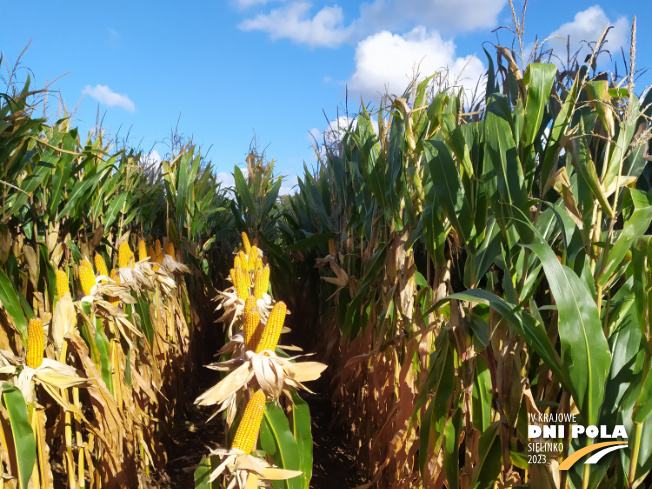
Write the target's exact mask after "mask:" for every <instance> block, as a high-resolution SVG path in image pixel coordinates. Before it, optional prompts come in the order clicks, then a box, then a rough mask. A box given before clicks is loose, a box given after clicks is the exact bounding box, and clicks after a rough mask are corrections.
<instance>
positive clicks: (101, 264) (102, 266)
mask: <svg viewBox="0 0 652 489" xmlns="http://www.w3.org/2000/svg"><path fill="white" fill-rule="evenodd" d="M95 271H96V272H97V274H98V275H106V276H107V277H108V276H109V272H108V270H107V269H106V262H105V261H104V257H103V256H102V255H100V254H99V253H95Z"/></svg>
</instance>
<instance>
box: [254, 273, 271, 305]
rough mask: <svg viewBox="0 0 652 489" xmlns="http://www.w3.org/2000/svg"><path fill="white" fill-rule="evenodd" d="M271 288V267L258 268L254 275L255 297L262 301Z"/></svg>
mask: <svg viewBox="0 0 652 489" xmlns="http://www.w3.org/2000/svg"><path fill="white" fill-rule="evenodd" d="M268 288H269V266H266V267H265V268H256V272H255V273H254V297H255V298H256V299H262V298H263V294H265V293H266V292H267V289H268Z"/></svg>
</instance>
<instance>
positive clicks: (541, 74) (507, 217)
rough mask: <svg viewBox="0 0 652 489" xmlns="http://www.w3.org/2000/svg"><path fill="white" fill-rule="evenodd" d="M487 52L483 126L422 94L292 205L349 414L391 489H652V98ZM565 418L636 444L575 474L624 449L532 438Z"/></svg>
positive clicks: (434, 94) (436, 92) (375, 473)
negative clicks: (597, 451)
mask: <svg viewBox="0 0 652 489" xmlns="http://www.w3.org/2000/svg"><path fill="white" fill-rule="evenodd" d="M598 45H599V43H598ZM593 56H594V57H595V56H597V49H596V51H595V52H594V53H593ZM487 57H488V58H487V59H488V62H489V66H490V70H489V72H488V77H487V88H486V98H485V102H484V104H482V110H479V111H474V112H473V113H466V112H465V111H464V108H463V99H462V95H463V94H462V93H460V92H456V91H455V90H453V89H451V88H447V87H446V86H444V85H441V84H438V82H439V81H440V79H439V78H438V77H431V78H429V79H426V80H425V81H423V82H420V83H414V84H413V85H412V86H411V87H410V89H409V90H408V91H406V93H405V94H404V95H403V96H402V97H396V98H393V99H390V100H389V104H388V105H387V106H382V107H381V108H380V109H379V110H378V111H377V113H375V114H372V113H369V112H368V111H367V110H366V109H365V108H364V107H363V108H362V110H361V113H360V114H359V116H358V117H357V119H356V120H355V121H354V123H353V124H352V125H351V127H349V128H348V130H347V131H346V134H345V135H344V138H343V140H342V142H341V145H340V146H339V147H336V148H330V149H328V150H327V152H326V158H325V159H323V160H322V162H321V164H320V166H319V167H318V169H317V172H316V173H315V174H311V173H310V172H308V171H306V173H305V176H304V178H303V179H300V181H299V187H300V191H299V192H298V193H297V194H296V195H294V196H291V197H290V198H289V209H290V210H289V212H288V213H287V214H286V216H285V219H286V220H285V225H284V228H283V236H284V240H285V243H286V247H288V248H291V249H294V250H300V251H301V253H302V255H301V256H302V257H303V259H304V260H305V258H306V257H309V259H308V260H306V261H307V266H308V267H312V265H313V264H314V263H317V266H318V267H319V268H318V269H319V270H320V271H319V275H318V276H316V275H315V272H313V271H310V270H305V269H304V270H302V272H300V273H299V274H300V275H305V276H307V277H309V280H311V281H312V282H313V285H312V286H310V287H318V288H319V290H320V292H319V293H320V297H321V300H318V301H316V302H317V303H318V304H321V306H320V309H319V318H318V319H317V320H316V321H319V323H320V324H321V327H322V333H321V335H320V343H321V346H322V348H321V349H322V352H323V354H324V355H326V356H327V358H329V362H330V363H333V364H335V365H336V366H337V368H336V369H335V371H337V374H336V375H335V376H334V378H333V381H332V382H333V384H334V385H335V388H336V391H335V393H334V401H335V402H334V405H335V406H337V407H338V408H339V410H340V415H341V418H342V419H343V420H346V421H344V422H345V423H346V424H347V426H350V429H351V433H352V437H353V439H354V442H355V443H356V444H357V443H359V444H360V445H361V447H362V448H361V451H360V452H361V460H362V462H363V463H364V464H365V466H366V468H367V470H368V473H369V476H370V478H371V482H372V484H377V485H378V487H410V488H411V487H415V488H416V487H424V488H431V487H432V488H442V487H447V488H449V489H451V488H495V487H541V488H564V489H566V488H577V489H579V488H581V489H586V488H607V487H632V488H633V487H648V486H649V485H650V484H651V482H650V480H651V479H650V475H649V473H650V470H651V469H652V451H650V446H649V443H648V442H647V441H645V440H648V439H649V430H650V429H652V421H651V420H650V417H649V413H650V411H651V407H652V405H651V404H650V402H649V392H650V389H649V386H650V385H651V384H650V380H649V379H650V376H649V375H648V371H649V357H650V328H649V324H648V318H647V312H646V311H647V310H648V309H647V307H648V301H649V297H648V294H647V292H644V290H647V289H645V287H646V286H647V284H648V280H649V277H648V275H649V273H648V263H647V260H648V259H649V251H648V245H649V236H648V235H647V234H646V233H647V232H648V229H649V228H650V224H651V222H652V213H650V203H649V199H650V187H649V183H648V182H647V181H646V180H645V179H644V178H642V177H641V176H642V175H644V170H645V168H646V161H647V160H648V159H649V154H650V136H651V134H652V130H651V125H650V116H651V115H652V106H651V104H652V95H650V94H649V93H648V95H647V96H646V98H645V99H644V100H639V98H638V97H637V95H636V93H635V87H634V84H633V73H628V75H627V76H626V77H625V78H624V79H623V80H620V81H616V82H609V81H606V80H605V79H604V77H602V76H600V77H599V76H597V75H598V74H597V73H595V72H594V71H593V72H592V69H591V68H588V67H587V66H576V67H575V68H574V69H573V70H569V71H565V72H562V73H560V72H558V71H557V68H556V67H555V66H554V65H552V64H545V63H532V64H530V65H529V66H527V69H525V70H524V72H522V71H521V70H520V69H518V68H517V64H516V63H515V62H514V59H513V53H512V52H511V51H510V50H509V49H505V48H502V47H499V48H498V59H497V63H495V62H494V60H493V59H492V58H491V57H490V56H489V55H488V54H487ZM503 64H504V65H503ZM589 65H591V63H589ZM372 121H377V126H378V129H377V130H375V129H374V127H373V125H372ZM306 236H309V237H310V238H309V240H308V239H306V238H305V237H306ZM331 240H333V241H331ZM302 241H303V242H302ZM292 247H293V248H292ZM294 266H295V267H301V266H302V260H301V258H299V259H295V260H294ZM318 281H321V285H319V284H318V283H316V282H318ZM306 288H308V286H306ZM327 299H330V302H329V301H328V300H327ZM564 417H566V419H573V420H574V424H575V425H579V426H582V427H585V426H605V427H610V428H609V430H612V429H613V428H614V427H622V431H621V440H620V445H619V448H620V449H619V450H617V451H611V452H609V453H608V454H606V455H605V456H604V457H602V459H601V460H600V462H599V463H597V464H595V465H592V464H585V463H584V460H582V461H581V462H580V463H574V464H572V467H571V468H570V469H564V470H557V469H558V468H561V464H562V463H563V462H564V461H565V460H569V461H573V460H574V454H576V453H577V454H579V453H580V450H581V449H583V448H585V447H588V446H591V445H593V444H598V443H601V442H606V441H611V440H610V439H609V438H608V437H609V436H611V431H608V432H607V433H605V432H604V431H603V432H602V434H601V435H600V436H598V437H593V438H591V437H589V436H587V435H585V434H584V435H579V436H577V437H571V425H570V424H566V426H565V428H566V431H565V434H563V435H561V434H559V435H555V436H554V437H553V439H533V438H530V437H531V436H532V435H531V433H534V432H535V431H532V432H530V428H529V425H531V424H537V423H540V420H545V419H564ZM622 433H624V434H625V436H624V437H623V436H622ZM605 436H606V437H607V438H601V437H605ZM623 438H624V440H623ZM546 441H547V442H550V443H548V446H547V447H546V448H545V449H544V450H543V451H535V449H533V447H534V446H536V444H535V443H534V442H546ZM542 446H545V444H542ZM566 465H569V464H566Z"/></svg>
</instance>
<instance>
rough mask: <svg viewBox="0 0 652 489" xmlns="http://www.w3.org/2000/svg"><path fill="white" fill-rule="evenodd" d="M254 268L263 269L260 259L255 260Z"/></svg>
mask: <svg viewBox="0 0 652 489" xmlns="http://www.w3.org/2000/svg"><path fill="white" fill-rule="evenodd" d="M256 268H263V259H262V258H261V257H258V259H257V260H256Z"/></svg>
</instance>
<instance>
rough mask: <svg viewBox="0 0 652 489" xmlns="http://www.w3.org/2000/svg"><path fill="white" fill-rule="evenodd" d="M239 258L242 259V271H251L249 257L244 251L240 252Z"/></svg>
mask: <svg viewBox="0 0 652 489" xmlns="http://www.w3.org/2000/svg"><path fill="white" fill-rule="evenodd" d="M238 256H239V257H240V264H241V265H242V266H241V268H242V270H244V271H249V262H248V261H247V255H245V253H244V251H242V250H240V253H238Z"/></svg>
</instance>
